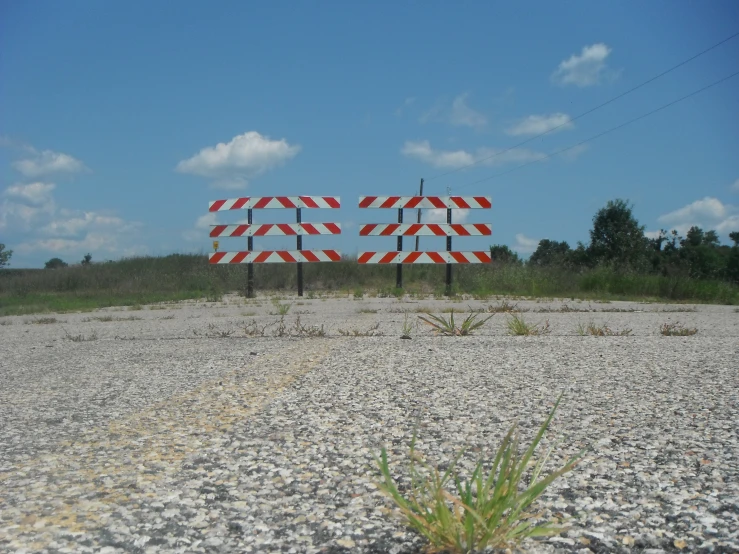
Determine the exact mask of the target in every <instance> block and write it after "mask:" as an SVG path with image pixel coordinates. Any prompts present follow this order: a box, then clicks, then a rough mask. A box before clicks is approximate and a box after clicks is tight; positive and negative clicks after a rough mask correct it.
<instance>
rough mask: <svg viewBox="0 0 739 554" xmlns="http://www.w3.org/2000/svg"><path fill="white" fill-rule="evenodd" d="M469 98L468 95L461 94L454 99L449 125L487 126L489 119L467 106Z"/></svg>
mask: <svg viewBox="0 0 739 554" xmlns="http://www.w3.org/2000/svg"><path fill="white" fill-rule="evenodd" d="M467 96H468V94H466V93H465V94H460V95H459V96H457V97H456V98H455V99H454V101H453V102H452V110H451V113H450V114H449V123H451V124H452V125H457V126H466V127H484V126H485V125H486V124H487V118H486V117H485V116H484V115H482V114H481V113H480V112H478V111H476V110H473V109H472V108H470V107H469V106H468V105H467Z"/></svg>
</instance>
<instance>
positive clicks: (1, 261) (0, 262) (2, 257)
mask: <svg viewBox="0 0 739 554" xmlns="http://www.w3.org/2000/svg"><path fill="white" fill-rule="evenodd" d="M12 256H13V251H12V250H5V245H4V244H2V243H0V268H2V267H5V266H6V265H10V258H11V257H12Z"/></svg>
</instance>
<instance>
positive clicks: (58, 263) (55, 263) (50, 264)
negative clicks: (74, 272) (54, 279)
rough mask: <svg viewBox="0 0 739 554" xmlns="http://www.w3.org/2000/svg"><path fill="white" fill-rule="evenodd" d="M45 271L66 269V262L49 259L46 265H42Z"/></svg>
mask: <svg viewBox="0 0 739 554" xmlns="http://www.w3.org/2000/svg"><path fill="white" fill-rule="evenodd" d="M44 267H45V269H58V268H60V267H67V262H65V261H64V260H62V259H61V258H51V259H50V260H49V261H48V262H46V264H44Z"/></svg>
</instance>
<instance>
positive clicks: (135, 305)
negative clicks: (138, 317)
mask: <svg viewBox="0 0 739 554" xmlns="http://www.w3.org/2000/svg"><path fill="white" fill-rule="evenodd" d="M128 309H129V310H131V311H136V310H143V309H144V308H143V307H142V306H141V304H134V305H133V306H129V307H128Z"/></svg>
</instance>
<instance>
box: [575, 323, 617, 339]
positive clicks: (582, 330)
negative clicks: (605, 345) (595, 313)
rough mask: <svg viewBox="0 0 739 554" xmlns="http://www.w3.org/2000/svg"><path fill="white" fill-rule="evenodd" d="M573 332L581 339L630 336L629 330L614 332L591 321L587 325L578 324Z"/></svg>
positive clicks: (606, 326)
mask: <svg viewBox="0 0 739 554" xmlns="http://www.w3.org/2000/svg"><path fill="white" fill-rule="evenodd" d="M575 332H576V333H577V334H578V335H580V336H581V337H584V336H586V335H591V336H593V337H627V336H629V335H630V334H631V329H621V330H620V331H616V330H613V329H611V328H610V327H608V325H596V324H595V322H593V321H591V322H590V323H588V324H587V325H583V324H582V323H578V324H577V327H576V328H575Z"/></svg>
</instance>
